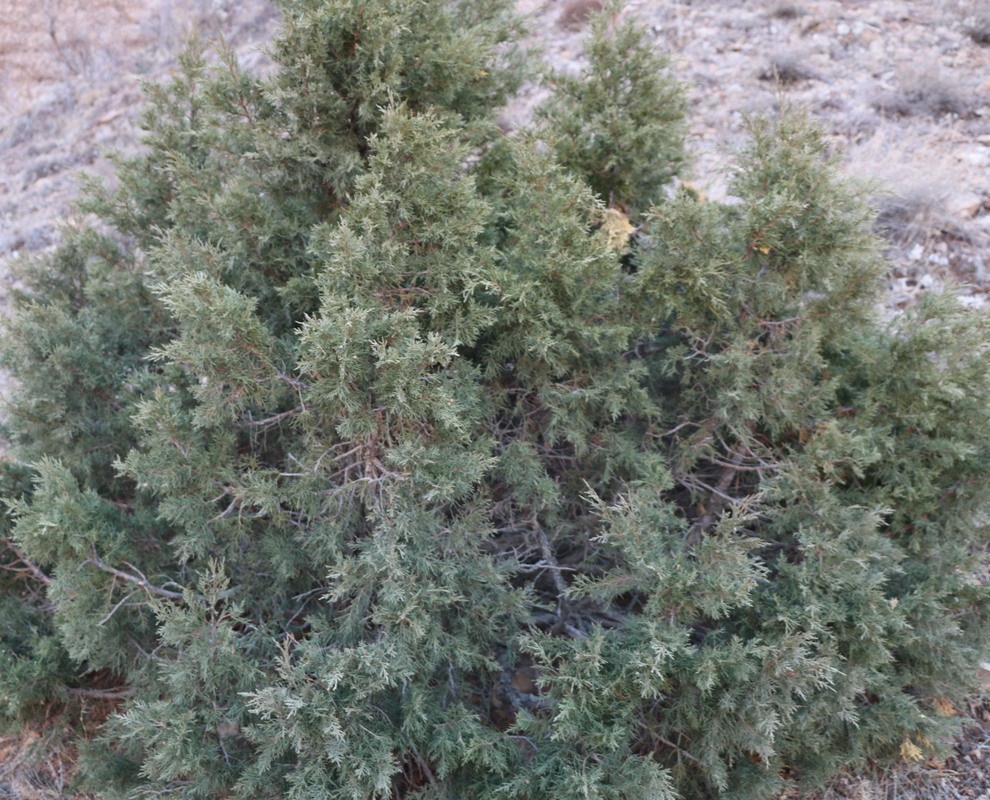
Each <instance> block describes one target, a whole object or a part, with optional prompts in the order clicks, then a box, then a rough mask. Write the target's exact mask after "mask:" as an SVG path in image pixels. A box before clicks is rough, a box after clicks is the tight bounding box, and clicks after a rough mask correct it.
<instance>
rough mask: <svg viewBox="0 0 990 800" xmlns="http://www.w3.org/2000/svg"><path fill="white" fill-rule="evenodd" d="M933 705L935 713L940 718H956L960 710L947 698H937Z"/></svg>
mask: <svg viewBox="0 0 990 800" xmlns="http://www.w3.org/2000/svg"><path fill="white" fill-rule="evenodd" d="M932 705H933V706H935V713H936V714H938V715H939V716H940V717H954V716H956V715H957V714H958V713H959V709H957V708H956V707H955V705H953V703H952V701H951V700H949V699H948V698H945V697H936V698H935V699H934V700H933V701H932Z"/></svg>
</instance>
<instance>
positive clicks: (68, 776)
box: [0, 728, 89, 800]
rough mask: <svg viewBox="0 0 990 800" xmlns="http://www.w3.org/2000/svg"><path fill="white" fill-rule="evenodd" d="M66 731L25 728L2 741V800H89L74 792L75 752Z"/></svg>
mask: <svg viewBox="0 0 990 800" xmlns="http://www.w3.org/2000/svg"><path fill="white" fill-rule="evenodd" d="M65 739H66V736H65V735H64V732H63V731H59V730H48V731H44V732H39V731H37V730H32V729H30V728H26V729H25V730H23V731H21V733H20V734H19V735H18V736H2V737H0V800H64V798H68V797H70V796H71V797H72V798H73V800H87V798H88V797H89V795H83V794H80V793H77V792H72V791H71V783H72V778H73V775H74V773H75V768H76V758H75V752H74V750H73V749H72V748H70V747H68V746H67V745H66V744H65V741H64V740H65Z"/></svg>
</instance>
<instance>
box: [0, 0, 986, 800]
mask: <svg viewBox="0 0 990 800" xmlns="http://www.w3.org/2000/svg"><path fill="white" fill-rule="evenodd" d="M510 10H511V9H510V4H509V3H508V2H505V0H457V2H448V1H447V0H285V2H283V3H282V14H283V18H284V23H283V28H282V32H281V33H280V34H279V37H278V38H277V40H276V41H275V43H274V44H273V45H272V47H271V54H272V56H273V58H274V60H275V63H276V67H277V68H276V70H275V71H274V72H273V73H272V75H271V76H269V77H266V78H257V77H252V76H250V75H246V74H243V73H242V72H241V71H240V70H239V69H238V67H237V64H236V59H234V57H233V56H232V55H231V54H230V53H229V52H225V51H223V50H221V51H220V53H219V57H218V58H217V59H213V60H210V59H208V58H207V57H206V56H205V55H204V53H203V51H202V50H201V49H197V48H196V47H193V48H191V49H190V50H189V52H188V53H187V54H186V55H185V56H184V58H183V60H182V69H181V71H180V73H179V74H178V75H177V76H176V78H175V80H174V81H173V82H172V84H170V85H169V86H168V87H165V88H160V87H152V88H151V89H150V91H149V100H150V108H149V111H148V113H147V115H146V120H145V121H146V125H147V128H148V136H147V139H146V143H147V150H146V152H145V154H143V155H141V156H139V157H136V158H134V159H131V160H123V161H121V162H120V163H119V180H118V183H117V186H118V188H117V189H115V190H114V191H109V190H104V189H102V188H100V187H97V186H94V187H92V189H91V191H90V194H89V199H88V200H87V207H88V208H89V209H90V210H91V211H92V212H94V213H95V214H96V215H97V217H98V218H99V220H100V223H101V224H100V226H99V229H100V230H101V231H105V233H97V232H96V230H86V229H83V230H78V231H70V232H67V233H66V236H65V240H64V243H63V244H62V245H61V247H60V248H59V249H58V250H57V251H56V252H55V253H54V254H53V255H52V256H51V257H49V258H46V259H43V260H40V261H37V262H33V263H31V264H29V265H28V266H27V267H25V268H24V271H23V274H22V275H21V282H20V285H21V287H22V288H21V289H20V290H19V292H18V294H17V295H16V296H15V297H14V299H13V305H14V311H13V313H12V316H11V318H10V321H9V323H8V325H7V328H6V338H5V339H4V342H3V355H2V358H3V363H4V365H5V366H6V368H7V369H8V370H10V371H11V372H12V373H13V374H14V375H15V376H16V378H17V388H16V390H15V391H14V395H13V397H12V399H11V402H10V404H9V408H8V410H7V415H8V431H9V435H8V439H9V452H10V454H11V455H10V460H9V461H8V463H7V464H6V466H5V471H4V472H3V475H2V479H3V486H2V488H3V492H4V494H5V495H6V496H7V497H8V504H9V507H10V511H11V513H10V515H9V517H8V519H7V523H6V525H7V527H5V528H4V529H3V531H2V532H0V534H2V536H3V537H5V540H6V549H5V555H4V562H5V563H4V566H6V567H7V568H8V569H7V570H5V571H4V572H2V573H0V591H2V595H0V609H2V611H3V616H2V621H0V714H2V715H3V718H4V719H5V720H6V721H7V722H8V723H9V724H15V725H16V724H19V723H21V722H23V721H24V720H25V719H31V718H33V717H37V716H42V715H51V714H52V713H55V711H56V709H61V710H62V711H61V713H63V714H64V715H65V718H66V719H69V718H71V717H72V716H73V715H78V714H80V713H82V714H83V716H84V718H86V712H87V711H88V710H90V709H92V708H93V706H94V704H97V706H98V707H97V712H98V713H96V714H95V715H94V716H91V717H89V718H88V719H89V721H88V722H87V723H86V725H85V726H84V729H86V730H87V731H89V732H90V733H92V731H93V729H94V727H95V726H96V721H101V723H100V724H99V726H98V730H97V732H96V734H95V735H91V736H90V737H89V740H88V741H87V742H86V743H85V747H84V750H85V757H84V761H83V769H82V776H81V780H82V783H81V787H82V788H84V789H88V790H89V791H92V792H93V793H95V794H96V795H97V796H99V797H101V798H105V800H123V799H124V798H144V797H167V798H173V799H174V800H207V799H209V800H214V799H216V800H219V798H241V799H242V800H264V799H265V798H270V799H271V800H275V799H276V798H279V799H281V798H289V799H290V800H315V798H320V799H321V800H372V799H373V798H374V799H384V798H390V799H393V798H394V800H399V799H400V798H420V799H421V800H427V799H428V798H430V799H431V800H455V799H457V800H460V799H461V798H470V799H477V800H482V799H485V800H487V798H504V799H505V800H573V798H577V797H582V798H596V799H600V800H675V798H683V800H693V799H694V798H702V797H712V798H726V799H727V798H737V799H739V800H758V798H772V797H774V796H776V795H777V794H778V793H779V792H780V791H781V790H783V789H785V788H788V787H789V786H790V785H792V784H793V783H794V782H800V783H801V784H802V785H805V786H810V785H814V784H815V783H817V782H819V781H821V780H823V779H825V778H827V777H829V776H830V775H832V774H834V773H835V771H836V770H838V769H840V768H843V767H848V766H860V765H865V764H867V763H869V762H883V761H891V760H896V759H898V758H914V759H922V758H925V757H927V756H928V755H930V754H933V753H936V752H937V751H938V750H939V749H940V748H941V747H942V746H943V745H944V742H945V737H946V736H947V735H948V734H950V733H951V732H952V731H953V730H955V729H956V728H957V727H958V725H959V722H960V719H959V713H958V711H957V709H958V708H960V707H961V703H962V701H963V700H964V698H965V697H966V694H967V692H968V691H970V689H971V686H972V682H973V680H974V678H975V676H976V674H977V667H976V665H977V662H978V660H979V659H981V658H986V648H987V643H988V641H990V637H988V633H990V631H988V625H987V623H988V620H990V614H988V611H990V602H988V601H990V597H988V592H987V590H986V588H985V587H984V586H983V585H982V584H981V582H980V581H979V580H978V579H977V575H978V569H977V566H978V565H977V558H978V556H979V555H980V553H981V552H982V548H984V547H985V545H986V535H985V529H984V521H985V519H986V515H987V510H988V509H987V501H988V499H990V491H988V489H990V487H988V482H987V478H986V475H987V470H988V468H990V436H988V435H987V433H988V431H990V406H988V398H990V374H988V370H990V360H988V359H987V344H988V342H990V331H988V328H987V321H986V319H985V318H984V317H983V316H981V315H978V314H975V313H973V312H968V311H964V310H963V309H961V308H960V307H959V306H958V305H957V304H956V303H955V301H954V300H952V299H951V298H948V297H932V298H929V300H928V301H927V302H925V303H923V304H922V305H920V306H919V307H918V308H916V309H913V310H911V311H908V312H905V313H903V314H901V315H899V316H897V317H896V318H895V319H893V321H891V322H885V321H884V320H883V319H882V318H881V317H880V316H879V315H878V314H877V312H876V311H875V310H874V309H875V306H876V304H877V301H878V299H879V297H880V294H879V293H880V292H881V281H880V278H881V276H882V274H883V271H884V268H885V265H884V263H883V261H882V259H881V258H880V256H879V255H878V252H879V250H878V247H877V244H876V242H874V240H873V239H872V238H871V235H870V233H869V230H870V223H871V218H870V212H869V210H868V209H867V208H866V207H865V206H864V204H863V200H862V196H861V194H860V193H859V191H858V189H857V188H856V187H855V186H852V185H850V184H849V183H847V182H846V181H845V180H843V179H842V178H841V177H840V176H839V175H838V174H837V172H836V170H835V168H834V166H833V165H831V164H830V163H829V162H828V161H827V159H825V157H824V146H823V142H822V137H821V136H820V134H819V132H818V131H817V130H816V128H815V126H814V125H813V124H812V123H810V122H809V121H808V120H807V119H805V118H804V117H802V116H801V115H800V114H797V113H795V112H793V111H790V110H787V109H785V110H784V111H783V112H781V114H779V115H778V117H777V118H774V119H762V120H755V121H754V122H753V123H752V125H751V137H750V145H749V146H748V148H747V149H746V150H745V151H744V152H742V153H741V154H740V156H739V167H738V170H737V172H736V174H735V177H734V184H733V194H734V196H735V200H734V201H733V202H732V203H729V204H719V203H712V202H708V201H706V200H705V199H704V198H703V197H701V196H700V195H699V194H698V193H697V192H694V191H689V190H687V189H682V190H675V189H674V188H673V187H672V186H671V185H670V184H671V181H672V179H673V178H674V176H675V175H676V174H677V171H678V169H679V168H680V167H681V165H682V164H683V162H684V145H683V133H684V113H685V101H684V96H683V93H682V90H681V89H680V88H679V87H678V85H677V84H676V82H675V81H673V80H672V78H671V77H670V75H669V74H668V73H667V72H666V70H665V66H664V62H663V60H662V59H661V58H660V57H658V56H657V55H655V54H654V53H653V52H652V51H651V50H650V48H649V47H648V46H647V43H646V40H645V38H644V36H643V35H642V33H640V32H638V31H637V30H636V29H635V27H634V26H632V25H631V23H628V22H623V21H621V19H619V18H618V12H617V10H616V9H609V10H608V11H607V12H606V13H605V14H604V15H602V16H600V17H599V18H598V19H597V20H596V21H595V22H594V24H593V31H592V37H591V40H590V42H589V45H588V52H589V57H590V61H589V66H588V69H587V71H586V73H585V74H584V75H583V76H582V77H581V78H580V79H563V78H554V79H552V81H551V86H552V87H553V88H554V94H553V95H552V98H551V100H550V101H549V103H548V105H547V107H546V108H545V109H544V111H543V112H542V116H541V120H540V124H539V127H537V128H535V129H534V130H531V131H521V132H519V133H518V134H516V135H514V136H511V137H506V136H505V135H503V134H502V133H501V132H500V131H499V129H498V127H497V126H496V125H495V124H494V121H493V120H494V114H495V112H496V111H497V109H498V107H499V106H500V105H501V104H503V103H504V102H505V101H506V100H507V99H508V98H509V97H510V96H511V94H512V92H513V91H514V90H515V89H516V88H517V87H518V86H519V84H520V81H521V80H522V78H523V77H524V74H525V72H524V69H523V64H522V61H521V59H520V58H519V56H518V54H517V52H516V50H515V49H514V47H513V41H514V40H515V38H516V37H517V34H518V31H519V22H518V20H516V19H515V18H514V17H513V16H512V15H511V13H510ZM630 215H634V216H635V218H636V223H637V226H635V227H634V225H633V223H632V222H630V220H629V216H630Z"/></svg>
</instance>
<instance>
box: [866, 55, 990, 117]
mask: <svg viewBox="0 0 990 800" xmlns="http://www.w3.org/2000/svg"><path fill="white" fill-rule="evenodd" d="M873 107H874V108H876V109H877V110H878V111H880V112H881V113H883V114H885V115H887V116H891V117H911V116H916V115H928V116H932V117H941V116H944V115H946V114H955V115H957V116H963V115H964V114H966V113H967V112H968V111H969V107H970V98H969V97H968V96H967V93H966V91H965V90H964V88H963V87H962V86H961V85H960V80H959V78H958V77H957V76H950V75H947V74H946V73H945V71H944V70H943V69H942V68H941V67H940V66H939V65H938V64H937V63H934V62H923V63H920V64H907V65H904V66H902V67H901V68H900V70H898V74H897V88H896V89H894V90H892V91H887V92H881V93H880V94H878V95H877V96H876V97H875V98H874V100H873Z"/></svg>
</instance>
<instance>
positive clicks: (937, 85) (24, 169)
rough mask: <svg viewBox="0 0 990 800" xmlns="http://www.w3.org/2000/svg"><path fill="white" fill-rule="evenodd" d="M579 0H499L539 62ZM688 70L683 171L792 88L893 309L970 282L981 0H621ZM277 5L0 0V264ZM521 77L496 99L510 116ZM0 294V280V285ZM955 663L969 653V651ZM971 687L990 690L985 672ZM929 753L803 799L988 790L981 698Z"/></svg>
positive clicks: (24, 767)
mask: <svg viewBox="0 0 990 800" xmlns="http://www.w3.org/2000/svg"><path fill="white" fill-rule="evenodd" d="M598 2H599V0H570V2H566V1H565V0H518V5H519V7H520V9H521V10H522V11H523V12H525V13H526V14H528V15H530V16H531V18H532V20H533V22H532V28H533V30H532V36H531V41H532V42H533V43H534V44H537V45H539V46H540V47H542V48H543V49H544V52H545V56H546V59H547V61H548V63H549V64H550V65H551V66H552V67H553V68H555V69H558V70H568V71H575V70H579V69H580V66H581V58H582V54H581V44H580V42H581V36H582V30H583V28H584V18H585V15H586V13H587V11H588V10H589V9H594V8H595V7H597V4H598ZM627 7H628V13H631V14H634V15H636V16H637V17H638V18H640V19H641V20H642V21H643V22H644V24H646V25H647V26H648V27H649V29H650V31H651V33H652V35H653V37H654V38H655V39H656V42H657V46H658V47H660V48H662V49H664V50H666V51H667V52H669V53H670V55H671V59H672V64H673V68H674V70H675V72H676V74H677V75H678V76H679V77H680V78H681V79H682V80H684V81H685V83H686V84H687V85H688V87H689V92H690V97H691V146H692V148H693V150H694V152H695V168H694V174H693V175H691V176H690V177H691V179H692V181H693V182H694V183H695V184H696V185H699V186H700V187H701V188H703V189H704V190H705V191H706V192H707V193H708V194H709V195H710V196H712V197H713V198H719V197H723V196H724V195H725V193H726V186H727V183H726V176H727V174H728V171H729V170H730V169H731V165H732V155H731V153H732V148H733V147H736V146H738V144H739V143H740V141H741V137H742V132H743V127H744V119H745V117H746V115H747V114H750V113H753V112H759V111H762V110H766V109H769V108H772V107H773V106H774V105H775V104H776V103H777V102H778V101H779V93H778V92H779V88H778V87H779V86H780V85H782V86H783V88H784V90H785V91H786V93H787V94H788V95H789V96H790V97H791V98H793V99H794V100H797V101H799V102H801V103H805V104H807V105H808V106H809V107H810V108H811V110H812V112H813V113H814V114H815V115H816V116H818V117H819V118H820V119H821V120H822V123H823V125H824V126H825V128H826V130H827V131H828V135H829V140H830V143H831V146H832V148H833V150H834V152H835V154H836V156H837V157H838V158H839V159H840V160H841V161H842V162H843V163H844V164H845V165H846V167H847V169H848V171H849V173H850V174H851V175H854V176H856V177H860V178H866V179H869V180H872V181H874V182H875V183H876V184H877V186H878V188H877V190H876V191H875V192H874V197H875V202H876V203H877V205H878V207H879V209H880V222H881V225H882V227H881V231H882V233H883V234H884V235H885V236H886V237H887V240H888V247H889V252H890V257H891V264H892V267H891V273H890V293H889V295H888V297H887V301H886V304H887V306H888V308H890V309H895V308H897V307H903V306H904V305H906V304H908V303H910V302H911V301H912V299H913V298H914V297H916V296H917V295H918V294H919V293H920V292H924V291H931V290H933V289H937V288H939V287H941V286H943V285H944V284H946V283H954V284H956V285H957V286H959V287H961V291H962V293H963V295H964V296H965V297H966V298H967V299H968V301H969V302H971V303H973V304H974V305H983V304H985V303H986V302H987V301H988V298H990V246H988V245H990V0H751V1H748V2H747V1H746V0H693V1H692V0H629V2H628V6H627ZM276 24H277V20H276V15H275V14H274V12H273V11H272V10H271V9H270V7H269V6H267V5H266V3H265V2H263V0H240V2H238V0H0V273H2V272H3V263H4V262H5V261H6V260H10V259H15V258H22V257H25V256H28V255H31V254H35V253H38V252H42V251H44V250H46V249H48V248H49V247H51V246H52V244H53V243H54V241H55V240H56V238H57V235H58V234H57V231H58V225H59V221H60V220H65V219H66V218H68V219H69V224H72V216H71V203H72V200H73V198H74V197H75V196H76V195H77V192H78V174H79V171H80V170H85V171H88V172H95V173H97V174H100V175H103V176H106V177H109V176H110V175H111V174H112V170H111V165H110V164H109V162H108V161H107V160H106V158H105V155H104V153H105V152H106V151H107V150H108V149H111V148H114V149H119V150H122V151H124V152H129V151H133V150H135V149H136V148H137V147H138V146H139V131H138V130H137V128H136V125H135V119H136V115H137V111H138V108H139V104H140V98H141V90H140V84H141V82H142V81H143V80H149V79H150V80H159V79H163V78H165V77H167V74H168V71H169V69H170V68H171V67H172V66H174V63H175V62H174V59H175V54H176V52H177V50H178V48H179V47H180V46H181V43H182V41H183V40H184V39H185V37H186V36H188V35H189V34H190V33H192V32H194V31H196V30H200V31H202V32H203V33H204V35H206V36H210V35H212V34H213V33H214V32H216V31H222V32H223V34H224V35H225V37H226V38H227V39H228V41H229V42H230V43H232V44H233V45H234V46H235V48H236V49H237V51H238V53H239V55H240V57H241V58H242V60H243V61H244V62H245V63H246V65H247V66H249V67H251V66H254V67H260V66H261V65H262V64H263V63H264V58H263V56H262V55H261V54H260V46H261V44H262V43H263V42H264V41H265V40H266V39H267V38H268V37H269V36H270V33H271V31H272V30H273V29H274V26H275V25H276ZM540 97H541V90H540V89H539V87H537V86H530V87H528V88H527V90H526V91H525V92H524V96H523V97H522V99H521V100H520V101H519V102H517V103H515V104H514V105H513V106H512V107H511V108H509V109H507V110H506V111H505V113H504V118H505V122H506V123H507V124H508V125H513V124H519V123H520V122H522V121H523V120H525V118H526V116H527V114H528V111H529V110H530V109H531V108H532V106H533V105H534V104H536V103H538V102H539V99H540ZM0 299H2V298H0ZM979 668H980V667H979V665H974V669H979ZM988 695H990V692H988ZM971 713H972V715H973V716H974V718H975V723H974V724H973V725H972V726H970V727H969V728H967V731H966V733H965V735H964V736H963V737H961V738H960V740H959V741H958V742H957V743H956V744H955V749H956V755H955V756H954V757H953V758H951V759H949V760H947V761H945V762H941V763H927V764H921V765H913V766H904V767H903V768H901V769H898V770H893V771H890V772H887V773H884V774H880V775H872V776H865V777H864V776H859V777H855V776H846V777H843V778H842V779H841V780H839V781H837V782H836V783H835V784H834V785H833V786H831V787H830V788H829V789H828V790H827V791H826V792H824V793H822V795H821V796H820V800H840V798H841V799H843V800H901V799H902V798H903V799H904V800H921V799H922V798H924V799H926V800H954V799H955V798H982V800H990V721H988V720H990V712H988V711H987V708H986V707H985V706H984V704H983V701H982V700H980V699H976V700H974V703H973V709H971ZM57 734H58V732H57V731H48V732H46V733H39V732H37V731H25V732H24V734H23V736H21V737H8V738H7V739H0V800H3V798H18V799H19V800H29V799H30V800H54V798H59V797H63V796H65V793H66V791H67V790H66V787H67V785H68V776H69V775H70V774H71V768H72V753H71V751H67V750H64V749H62V748H60V747H57V746H56V744H55V742H56V741H57V739H58V736H57Z"/></svg>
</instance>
